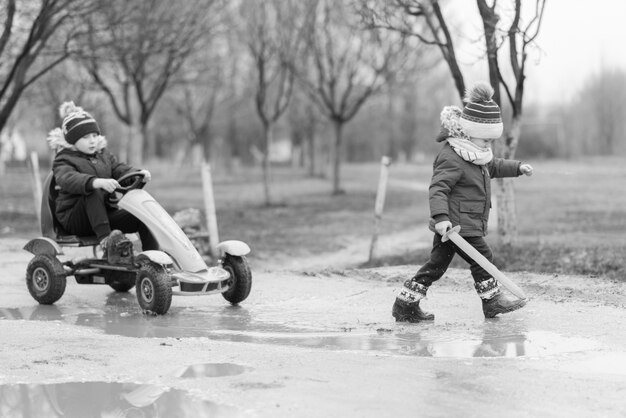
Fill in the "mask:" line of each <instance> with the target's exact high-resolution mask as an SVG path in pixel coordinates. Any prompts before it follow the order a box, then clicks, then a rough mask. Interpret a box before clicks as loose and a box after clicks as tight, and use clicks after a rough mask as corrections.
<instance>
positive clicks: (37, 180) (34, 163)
mask: <svg viewBox="0 0 626 418" xmlns="http://www.w3.org/2000/svg"><path fill="white" fill-rule="evenodd" d="M30 166H31V168H32V171H33V172H32V175H33V197H34V200H35V213H36V214H37V224H38V225H41V175H40V174H39V155H38V154H37V153H36V152H35V151H32V152H31V153H30Z"/></svg>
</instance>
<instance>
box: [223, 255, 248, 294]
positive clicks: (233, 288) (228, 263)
mask: <svg viewBox="0 0 626 418" xmlns="http://www.w3.org/2000/svg"><path fill="white" fill-rule="evenodd" d="M222 267H223V268H224V270H226V271H228V273H230V277H231V285H230V289H228V290H227V291H226V292H224V293H222V296H224V299H226V300H227V301H229V302H230V303H232V304H233V305H236V304H238V303H239V302H242V301H244V300H245V299H246V298H247V297H248V295H249V294H250V290H251V289H252V273H251V272H250V266H249V265H248V260H246V257H243V256H241V257H238V256H234V255H230V254H226V255H225V256H224V259H223V260H222Z"/></svg>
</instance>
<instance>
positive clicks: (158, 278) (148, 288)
mask: <svg viewBox="0 0 626 418" xmlns="http://www.w3.org/2000/svg"><path fill="white" fill-rule="evenodd" d="M135 286H136V292H137V302H139V306H141V308H142V309H143V310H145V311H149V312H152V313H155V314H157V315H164V314H165V313H167V311H168V310H169V309H170V305H171V304H172V287H171V282H170V280H169V275H168V274H167V273H166V272H165V270H163V267H161V266H160V265H158V264H154V263H146V264H144V265H143V266H141V267H140V268H139V271H138V272H137V280H136V282H135Z"/></svg>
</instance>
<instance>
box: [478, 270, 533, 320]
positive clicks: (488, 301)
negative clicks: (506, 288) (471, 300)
mask: <svg viewBox="0 0 626 418" xmlns="http://www.w3.org/2000/svg"><path fill="white" fill-rule="evenodd" d="M474 287H475V288H476V292H478V296H480V298H481V299H482V301H483V313H484V314H485V318H494V317H495V316H496V315H498V314H502V313H507V312H512V311H515V310H518V309H520V308H522V307H524V305H526V302H527V301H528V300H527V299H520V298H518V297H510V296H508V295H505V294H504V293H503V292H502V291H501V290H500V284H499V283H498V281H497V280H496V279H494V278H490V279H487V280H483V281H482V282H477V283H474Z"/></svg>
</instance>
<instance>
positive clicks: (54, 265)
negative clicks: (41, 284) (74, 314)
mask: <svg viewBox="0 0 626 418" xmlns="http://www.w3.org/2000/svg"><path fill="white" fill-rule="evenodd" d="M37 269H43V273H44V274H45V275H46V276H47V280H48V284H47V286H46V289H45V290H43V291H41V290H39V289H37V288H36V286H35V283H34V282H33V280H35V278H34V277H33V274H34V273H35V271H36V270H37ZM66 276H67V274H66V272H65V269H64V268H63V264H61V262H60V261H59V260H58V259H57V258H56V257H54V256H51V255H48V254H38V255H36V256H35V257H33V259H32V260H31V261H30V262H29V263H28V267H27V268H26V286H27V287H28V292H29V293H30V295H31V296H32V297H33V298H34V299H35V300H36V301H37V302H39V303H40V304H42V305H52V304H53V303H54V302H56V301H57V300H59V299H61V296H63V293H65V285H66V283H67V280H66Z"/></svg>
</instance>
